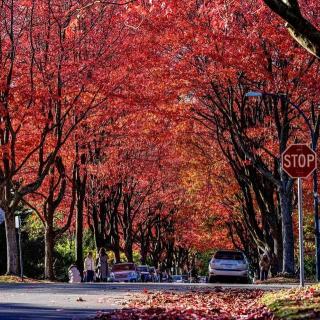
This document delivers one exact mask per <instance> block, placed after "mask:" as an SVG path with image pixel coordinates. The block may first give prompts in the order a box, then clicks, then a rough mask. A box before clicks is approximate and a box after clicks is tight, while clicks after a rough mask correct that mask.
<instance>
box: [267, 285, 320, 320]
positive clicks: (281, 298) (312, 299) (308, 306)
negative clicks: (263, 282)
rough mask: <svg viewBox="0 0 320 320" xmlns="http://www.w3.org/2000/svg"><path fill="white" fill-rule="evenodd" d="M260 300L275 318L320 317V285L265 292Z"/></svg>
mask: <svg viewBox="0 0 320 320" xmlns="http://www.w3.org/2000/svg"><path fill="white" fill-rule="evenodd" d="M262 302H263V303H264V304H266V305H267V306H268V308H269V309H270V310H272V312H273V313H274V314H275V316H276V317H277V319H292V320H293V319H308V320H309V319H320V285H314V286H311V287H309V286H308V287H305V288H293V289H290V290H282V291H277V292H272V293H267V294H265V295H264V297H263V298H262Z"/></svg>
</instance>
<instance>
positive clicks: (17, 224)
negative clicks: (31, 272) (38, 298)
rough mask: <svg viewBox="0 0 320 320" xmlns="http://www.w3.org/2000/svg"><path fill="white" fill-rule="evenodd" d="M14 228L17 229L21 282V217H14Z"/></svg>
mask: <svg viewBox="0 0 320 320" xmlns="http://www.w3.org/2000/svg"><path fill="white" fill-rule="evenodd" d="M15 227H16V228H17V229H18V241H19V261H20V277H21V281H22V282H23V260H22V245H21V216H20V215H16V216H15Z"/></svg>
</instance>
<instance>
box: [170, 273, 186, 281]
mask: <svg viewBox="0 0 320 320" xmlns="http://www.w3.org/2000/svg"><path fill="white" fill-rule="evenodd" d="M172 282H175V283H183V282H184V280H183V277H182V275H180V274H174V275H173V276H172Z"/></svg>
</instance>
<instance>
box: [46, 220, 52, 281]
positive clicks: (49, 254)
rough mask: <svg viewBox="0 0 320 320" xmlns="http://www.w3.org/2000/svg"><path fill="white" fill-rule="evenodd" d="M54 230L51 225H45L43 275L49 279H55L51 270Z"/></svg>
mask: <svg viewBox="0 0 320 320" xmlns="http://www.w3.org/2000/svg"><path fill="white" fill-rule="evenodd" d="M53 250H54V231H53V227H52V226H51V225H46V227H45V259H44V260H45V261H44V277H45V279H48V280H50V281H53V280H54V279H55V276H54V270H53Z"/></svg>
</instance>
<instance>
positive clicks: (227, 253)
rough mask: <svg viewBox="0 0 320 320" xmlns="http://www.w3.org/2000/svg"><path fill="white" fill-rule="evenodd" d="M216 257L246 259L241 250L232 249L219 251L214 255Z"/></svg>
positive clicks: (221, 258)
mask: <svg viewBox="0 0 320 320" xmlns="http://www.w3.org/2000/svg"><path fill="white" fill-rule="evenodd" d="M214 258H215V259H220V260H244V256H243V254H242V253H241V252H232V251H218V252H217V253H216V254H215V255H214Z"/></svg>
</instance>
